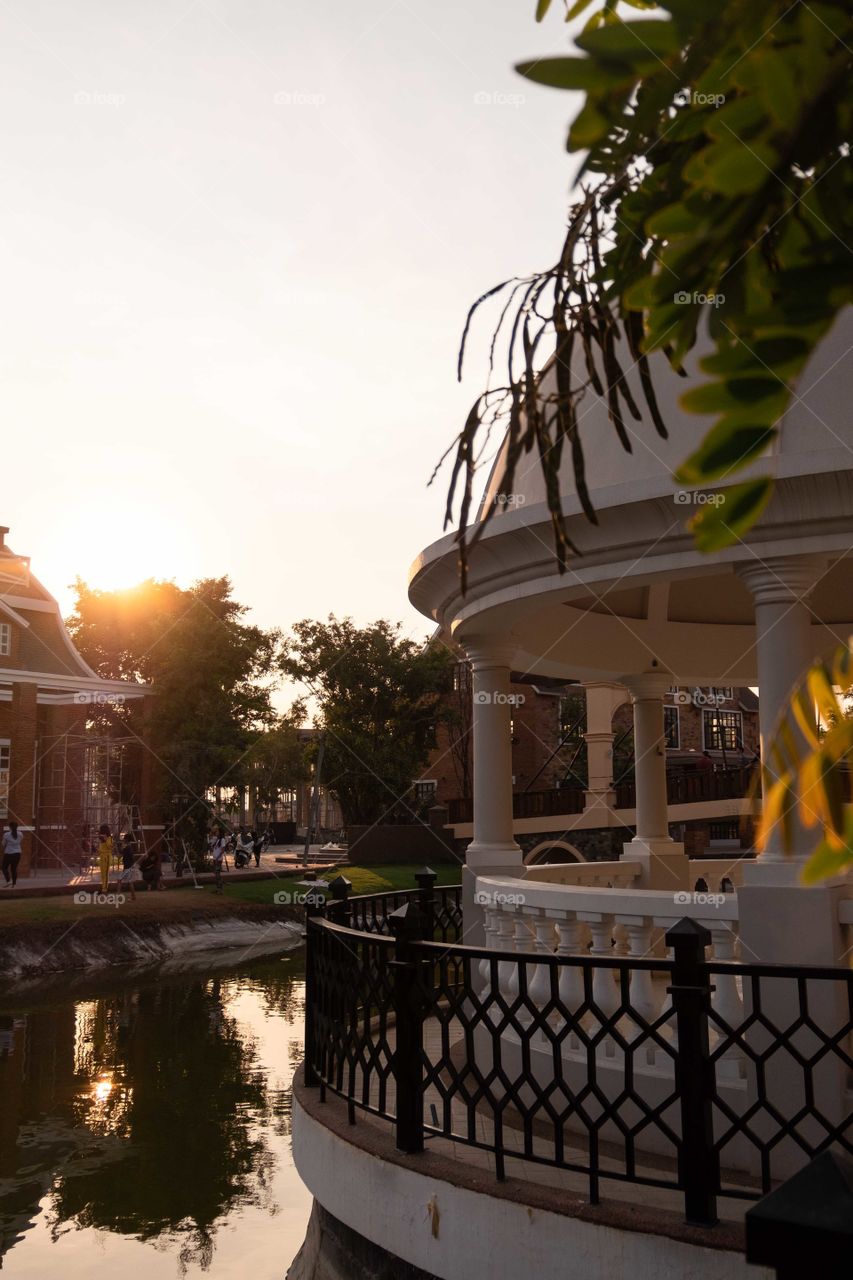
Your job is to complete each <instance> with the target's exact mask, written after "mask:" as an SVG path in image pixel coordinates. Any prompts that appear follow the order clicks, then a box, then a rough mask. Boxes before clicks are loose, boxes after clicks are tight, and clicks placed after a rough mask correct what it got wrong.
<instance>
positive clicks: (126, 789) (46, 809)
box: [33, 732, 145, 869]
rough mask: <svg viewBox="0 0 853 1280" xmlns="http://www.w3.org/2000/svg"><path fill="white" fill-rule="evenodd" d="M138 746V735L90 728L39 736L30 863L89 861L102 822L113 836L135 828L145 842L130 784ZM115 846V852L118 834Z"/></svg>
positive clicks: (82, 863) (136, 798) (76, 863)
mask: <svg viewBox="0 0 853 1280" xmlns="http://www.w3.org/2000/svg"><path fill="white" fill-rule="evenodd" d="M139 749H140V744H139V740H138V738H134V737H130V736H113V735H110V734H98V733H94V732H89V733H86V732H83V733H76V734H75V733H63V734H56V735H51V736H49V737H46V738H44V739H43V740H42V742H41V744H40V750H39V752H38V765H37V769H36V776H35V780H34V783H35V785H34V800H35V841H34V849H33V855H34V856H33V867H34V868H35V869H48V868H55V867H57V866H62V867H75V868H76V867H78V866H79V867H82V866H86V865H88V863H89V861H90V858H91V856H92V854H93V853H94V851H95V849H96V847H97V835H98V828H99V827H100V826H101V825H102V824H106V825H107V826H108V827H109V828H110V831H111V832H112V834H113V836H114V837H115V836H118V835H119V834H120V833H122V832H125V831H130V830H137V831H138V835H137V839H138V840H139V841H140V842H141V844H142V846H143V848H144V847H145V832H144V828H143V827H142V824H141V821H140V809H139V796H138V791H137V790H136V788H134V785H133V783H134V777H133V774H135V775H136V784H137V787H138V781H139V776H140V775H139ZM128 797H130V798H128ZM115 848H116V854H118V840H116V842H115Z"/></svg>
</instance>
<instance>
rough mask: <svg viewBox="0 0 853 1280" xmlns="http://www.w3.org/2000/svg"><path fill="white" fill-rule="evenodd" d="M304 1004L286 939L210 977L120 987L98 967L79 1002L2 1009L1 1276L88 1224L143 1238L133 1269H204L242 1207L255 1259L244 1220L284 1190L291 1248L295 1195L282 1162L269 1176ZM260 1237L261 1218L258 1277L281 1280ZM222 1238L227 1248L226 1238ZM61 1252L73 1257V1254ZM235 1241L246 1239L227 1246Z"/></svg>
mask: <svg viewBox="0 0 853 1280" xmlns="http://www.w3.org/2000/svg"><path fill="white" fill-rule="evenodd" d="M303 1000H304V983H303V971H302V956H301V953H297V952H291V953H289V956H288V957H286V958H285V959H284V960H282V958H275V959H273V960H264V961H261V962H258V963H257V964H253V965H250V966H245V967H243V968H242V969H240V970H238V971H236V972H234V973H225V974H223V973H218V974H217V975H216V976H215V977H205V976H200V975H195V976H186V975H185V976H182V977H180V978H175V977H170V978H163V979H160V980H159V981H158V980H156V979H154V980H147V981H145V982H142V983H139V982H137V983H135V984H134V985H131V986H129V987H127V988H126V989H122V987H121V986H120V985H119V983H118V981H117V980H116V979H115V978H113V979H111V980H110V985H109V986H108V987H104V986H103V985H102V987H101V989H100V990H93V991H92V992H87V993H86V998H85V999H81V998H76V999H73V1000H71V999H69V1000H61V999H56V998H52V999H50V1000H49V1001H43V1002H37V1001H30V1002H29V1003H28V1005H27V1006H26V1007H21V1008H19V1009H14V1008H11V1007H9V1005H6V1006H5V1008H3V1009H2V1011H0V1096H2V1099H3V1102H2V1106H1V1107H0V1257H2V1259H3V1261H2V1265H3V1267H4V1268H5V1269H8V1270H10V1271H12V1272H13V1274H15V1273H16V1264H17V1263H18V1262H19V1261H20V1263H21V1270H20V1274H21V1275H25V1274H33V1275H35V1274H39V1271H38V1269H33V1270H32V1271H31V1270H30V1267H31V1266H33V1267H34V1266H35V1262H36V1258H35V1253H34V1251H35V1252H37V1253H38V1255H39V1256H40V1258H41V1264H42V1273H43V1272H46V1271H47V1270H48V1269H50V1270H51V1271H53V1270H55V1269H56V1267H57V1264H58V1262H59V1261H60V1255H61V1254H62V1253H63V1249H62V1245H63V1242H64V1239H65V1237H66V1236H67V1235H68V1233H70V1232H78V1233H80V1232H83V1233H85V1232H87V1231H88V1232H93V1233H103V1232H108V1233H111V1235H112V1236H113V1237H119V1238H123V1239H126V1240H128V1241H136V1242H142V1243H146V1244H148V1245H154V1246H156V1251H155V1249H151V1248H148V1249H146V1250H145V1251H144V1253H145V1265H144V1268H141V1269H140V1271H139V1274H142V1273H143V1270H144V1273H145V1274H146V1275H152V1274H153V1275H158V1274H162V1275H170V1276H174V1275H175V1274H176V1272H177V1273H178V1274H186V1273H187V1272H188V1271H190V1270H191V1269H196V1268H197V1269H199V1270H201V1271H205V1270H208V1269H209V1268H210V1266H211V1263H212V1261H213V1258H214V1255H215V1254H216V1253H217V1251H218V1247H219V1240H218V1237H223V1233H228V1232H229V1231H230V1232H231V1234H232V1236H233V1234H234V1233H233V1230H232V1229H233V1228H234V1227H235V1226H237V1225H240V1224H241V1223H245V1224H246V1225H247V1227H248V1221H249V1219H250V1218H251V1220H252V1224H253V1225H252V1232H253V1235H252V1248H253V1249H254V1250H255V1251H256V1259H257V1257H258V1256H263V1255H258V1253H257V1250H258V1238H257V1232H258V1221H257V1215H258V1214H262V1215H264V1217H265V1219H268V1220H270V1221H272V1220H274V1219H275V1217H276V1215H277V1214H278V1213H279V1210H280V1209H281V1207H282V1205H281V1201H282V1200H283V1199H288V1198H289V1197H290V1194H291V1191H293V1195H294V1196H295V1198H296V1200H298V1201H299V1205H300V1213H299V1214H298V1215H297V1218H298V1224H301V1225H297V1229H296V1231H295V1233H294V1243H293V1248H292V1249H291V1250H290V1254H292V1253H294V1252H295V1251H296V1248H297V1247H298V1244H299V1235H300V1230H301V1226H304V1218H305V1217H307V1193H305V1192H304V1189H302V1188H301V1186H298V1187H297V1185H296V1175H295V1172H292V1171H291V1174H290V1181H288V1180H287V1179H285V1181H284V1183H283V1182H282V1166H283V1165H287V1166H288V1167H289V1135H290V1104H289V1092H288V1091H289V1085H290V1080H291V1077H292V1072H293V1069H294V1067H295V1065H296V1063H297V1061H298V1058H299V1054H300V1045H301V1028H302V1017H303ZM285 1172H287V1171H286V1170H285ZM291 1183H293V1184H294V1185H293V1186H291ZM274 1233H275V1223H274V1222H272V1229H271V1233H270V1239H269V1245H270V1248H271V1249H272V1247H273V1245H274V1246H275V1249H274V1255H273V1256H272V1257H271V1261H270V1266H269V1267H268V1268H267V1267H266V1266H265V1267H264V1269H263V1270H262V1271H261V1272H260V1275H266V1274H268V1275H270V1276H279V1277H280V1276H281V1275H283V1274H284V1271H285V1270H286V1266H287V1262H288V1261H289V1256H290V1255H289V1254H288V1245H287V1242H286V1241H283V1240H282V1239H281V1238H279V1237H278V1236H277V1235H276V1234H274ZM237 1234H239V1233H237ZM99 1238H100V1240H101V1243H102V1244H104V1240H103V1237H99ZM245 1243H246V1242H243V1245H244V1246H245ZM107 1244H108V1247H107V1248H106V1249H104V1248H102V1250H101V1251H100V1254H99V1256H100V1257H102V1260H103V1266H104V1274H106V1267H107V1265H109V1268H110V1271H111V1273H112V1272H113V1271H114V1270H115V1267H116V1265H120V1266H122V1268H123V1269H124V1273H125V1277H126V1276H127V1275H128V1274H135V1267H136V1265H137V1263H136V1262H135V1261H134V1262H133V1264H132V1266H131V1267H130V1271H128V1269H127V1267H126V1266H125V1262H124V1261H123V1260H122V1258H121V1254H120V1251H119V1253H116V1247H117V1246H116V1241H115V1240H114V1239H110V1240H109V1241H108V1242H107ZM228 1245H229V1247H228V1249H226V1250H225V1252H226V1253H228V1254H229V1255H230V1254H231V1253H232V1252H234V1241H233V1239H232V1240H229V1241H228ZM51 1246H52V1247H51ZM10 1251H11V1252H10ZM68 1252H69V1259H70V1262H71V1263H72V1264H73V1261H74V1258H76V1256H77V1255H76V1253H75V1254H74V1255H73V1256H72V1255H71V1252H70V1250H69V1251H68ZM219 1252H220V1253H221V1252H222V1251H221V1250H220V1251H219ZM241 1252H242V1253H243V1255H244V1256H245V1247H243V1248H242V1250H241V1249H240V1248H238V1249H237V1253H236V1256H237V1257H239V1256H240V1253H241ZM108 1257H109V1259H110V1261H109V1262H108ZM130 1258H131V1255H130V1254H128V1259H130ZM132 1258H133V1259H136V1258H137V1254H136V1253H133V1254H132ZM226 1261H227V1259H225V1258H221V1257H220V1258H218V1265H217V1275H226V1274H231V1272H230V1271H229V1270H228V1269H227V1268H226V1269H222V1264H223V1263H224V1262H226ZM98 1265H101V1264H99V1263H98V1261H97V1258H93V1257H92V1256H89V1257H88V1258H87V1260H86V1267H85V1271H86V1274H87V1275H92V1274H97V1268H98ZM71 1270H72V1272H73V1265H72V1268H71ZM241 1271H242V1269H240V1270H234V1272H233V1274H235V1275H236V1274H240V1273H241ZM70 1274H71V1272H69V1271H68V1270H67V1269H66V1271H65V1275H66V1277H67V1276H68V1275H70ZM80 1274H81V1275H82V1274H83V1272H82V1270H81V1272H80ZM255 1274H256V1275H258V1272H257V1270H256V1271H255Z"/></svg>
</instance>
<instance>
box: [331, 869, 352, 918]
mask: <svg viewBox="0 0 853 1280" xmlns="http://www.w3.org/2000/svg"><path fill="white" fill-rule="evenodd" d="M351 890H352V881H351V880H347V878H346V876H335V878H334V880H332V881H331V883H330V884H329V893H330V894H331V895H332V901H331V902H330V903H329V909H328V911H327V912H326V914H327V916H328V918H329V919H330V920H332V921H333V922H334V923H335V924H342V925H343V926H344V928H345V929H348V928H349V924H350V910H351V908H350V905H349V903H348V902H347V899H348V898H349V895H350V891H351Z"/></svg>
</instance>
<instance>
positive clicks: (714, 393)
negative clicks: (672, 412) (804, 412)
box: [679, 377, 789, 422]
mask: <svg viewBox="0 0 853 1280" xmlns="http://www.w3.org/2000/svg"><path fill="white" fill-rule="evenodd" d="M788 395H789V392H788V388H787V387H786V386H785V384H784V383H782V382H780V381H779V379H778V378H771V377H765V378H762V377H745V378H727V379H726V380H725V382H705V383H703V384H702V386H699V387H692V388H691V390H690V391H686V392H685V393H684V395H683V396H681V398H680V400H679V404H680V405H681V407H682V409H686V410H687V412H688V413H725V412H727V411H729V410H732V409H736V410H737V409H740V410H744V409H747V410H749V409H755V408H757V406H759V405H760V406H761V409H760V414H761V417H762V418H764V420H765V422H772V421H773V420H775V419H776V418H777V417H778V416H779V414H780V413H782V412H783V410H784V408H785V405H786V404H787V401H788ZM741 420H742V421H744V419H741Z"/></svg>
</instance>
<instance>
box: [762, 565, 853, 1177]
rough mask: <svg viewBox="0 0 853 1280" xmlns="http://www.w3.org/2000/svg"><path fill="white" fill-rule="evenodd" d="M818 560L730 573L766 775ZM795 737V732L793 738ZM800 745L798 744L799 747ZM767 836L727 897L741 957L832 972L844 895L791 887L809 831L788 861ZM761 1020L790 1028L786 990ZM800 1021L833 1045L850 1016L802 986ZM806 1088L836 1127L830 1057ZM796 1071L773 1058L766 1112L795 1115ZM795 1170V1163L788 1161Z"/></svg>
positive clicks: (844, 1107) (773, 992)
mask: <svg viewBox="0 0 853 1280" xmlns="http://www.w3.org/2000/svg"><path fill="white" fill-rule="evenodd" d="M825 564H826V560H825V558H822V557H816V556H778V557H770V558H769V559H767V560H764V561H751V562H749V563H748V564H745V565H741V566H738V573H739V574H740V576H741V577H742V578H743V580H744V582H745V583H746V584H747V586H748V587H749V588H750V590H751V592H752V595H753V599H754V601H755V647H756V662H757V667H758V709H759V724H760V729H761V747H762V760H763V763H764V764H765V765H768V766H769V767H770V768H773V767H774V766H773V760H772V757H771V754H770V744H771V743H772V741H773V739H774V737H775V734H776V727H777V723H778V721H779V719H780V717H781V716H782V714H783V713H784V711H785V709H786V708H787V706H788V702H789V699H790V695H791V693H792V692H793V690H794V688H795V687H797V686H798V685H799V683H800V680H801V678H802V676H803V675H804V674H805V672H806V670H807V668H808V667H809V665H810V664H811V662H812V661H813V659H814V658H815V656H816V653H815V649H816V646H815V645H814V643H813V641H812V630H811V627H812V622H811V613H810V611H809V608H808V605H807V603H806V600H807V598H808V594H809V591H810V590H811V588H812V587H813V586H814V584H815V582H816V581H817V579H818V578H819V577H820V575H821V573H822V572H823V570H824V567H825ZM793 732H794V733H795V734H796V735H799V730H798V729H796V727H795V728H794V729H793ZM800 741H801V740H800ZM780 834H781V833H776V834H774V833H771V837H770V842H769V847H768V848H767V849H766V851H765V852H764V853H762V854H761V856H760V857H759V858H757V859H755V860H751V861H749V862H747V863H745V865H744V875H743V884H742V886H741V887H740V888H739V889H738V891H737V899H738V915H739V917H740V949H741V957H742V959H743V960H745V961H747V962H754V961H759V962H768V961H769V962H771V963H775V964H802V965H829V966H835V967H838V968H841V969H844V968H846V967H847V966H848V965H849V963H850V961H849V956H848V955H847V954H846V950H847V949H846V943H845V939H844V935H843V932H842V929H841V925H840V921H839V907H840V903H841V900H842V898H843V897H844V896H845V895H846V893H847V887H846V884H845V883H844V882H843V879H841V878H839V879H836V880H834V881H832V880H830V881H823V882H821V883H820V884H817V885H814V886H812V887H810V888H806V887H805V886H803V885H802V884H801V883H800V872H801V870H802V866H803V862H804V860H805V859H806V857H807V856H808V854H809V853H810V852H811V850H812V849H813V848H814V847H815V845H816V844H817V843H818V841H819V839H820V834H819V828H818V827H812V828H811V829H809V828H807V827H806V828H804V827H802V826H801V825H800V824H799V823H798V822H797V821H796V820H794V821H793V822H792V823H791V836H792V840H791V846H792V848H791V855H790V856H787V855H786V854H785V852H784V849H783V847H782V841H781V839H780V838H779V835H780ZM762 987H763V990H762V1012H763V1013H764V1014H765V1016H767V1017H768V1018H770V1019H771V1020H772V1021H773V1022H774V1023H775V1025H776V1026H777V1027H779V1028H782V1029H784V1028H785V1027H787V1026H790V1024H791V1022H792V1021H793V1020H794V1018H795V1017H796V1015H797V1012H798V1005H799V993H798V991H797V986H796V983H795V982H793V981H790V982H785V981H782V980H779V981H773V982H768V981H767V980H766V979H764V980H763V981H762ZM808 987H809V995H808V1012H809V1016H810V1018H811V1019H812V1021H813V1022H815V1023H816V1024H817V1025H818V1026H820V1027H822V1028H823V1030H824V1032H825V1033H826V1034H827V1035H828V1036H835V1035H837V1034H838V1033H839V1032H840V1030H841V1029H842V1028H843V1027H844V1026H845V1025H846V1023H847V1021H848V1019H849V1016H850V1012H849V1007H848V1004H847V996H846V991H845V990H844V984H843V983H841V982H817V981H811V982H809V983H808ZM743 999H744V1004H745V1006H746V1009H745V1012H746V1013H747V1014H748V1013H750V1012H751V1009H752V993H751V989H750V987H749V986H745V987H744V991H743ZM810 1074H811V1078H812V1087H813V1089H814V1092H815V1096H816V1097H817V1098H819V1099H820V1110H821V1112H822V1113H823V1115H825V1116H826V1117H827V1118H828V1119H829V1121H830V1123H842V1122H843V1119H844V1117H845V1116H846V1114H847V1112H848V1110H849V1103H848V1100H847V1099H848V1095H847V1071H846V1068H845V1066H844V1064H843V1063H841V1062H840V1061H839V1059H838V1058H837V1057H836V1056H835V1055H833V1054H826V1055H825V1056H824V1057H823V1058H822V1059H821V1060H820V1061H819V1062H817V1064H816V1065H815V1066H814V1067H813V1068H812V1070H811V1073H810ZM802 1079H803V1069H802V1066H801V1064H800V1063H798V1062H797V1061H795V1060H794V1059H793V1057H791V1056H789V1055H787V1054H785V1053H779V1054H777V1055H776V1056H775V1057H774V1059H773V1068H772V1071H771V1072H770V1073H769V1075H768V1081H767V1089H768V1096H769V1100H770V1102H771V1103H772V1104H773V1105H774V1106H776V1107H777V1108H778V1110H779V1111H780V1112H781V1114H783V1115H791V1114H792V1113H793V1112H794V1111H795V1110H796V1108H797V1107H800V1106H801V1105H802V1097H803V1084H802ZM747 1081H748V1093H747V1096H748V1099H749V1101H750V1102H754V1100H755V1099H754V1093H753V1090H754V1082H753V1080H752V1077H751V1076H750V1074H749V1072H747ZM788 1160H789V1156H788V1153H787V1152H786V1151H785V1150H784V1149H783V1150H782V1152H781V1153H780V1160H779V1169H780V1171H781V1172H782V1173H783V1175H784V1174H785V1173H788V1172H792V1171H793V1164H792V1165H791V1166H790V1167H787V1164H788ZM798 1160H799V1153H797V1154H796V1157H795V1161H794V1163H796V1161H798Z"/></svg>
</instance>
